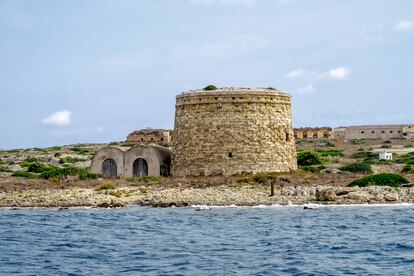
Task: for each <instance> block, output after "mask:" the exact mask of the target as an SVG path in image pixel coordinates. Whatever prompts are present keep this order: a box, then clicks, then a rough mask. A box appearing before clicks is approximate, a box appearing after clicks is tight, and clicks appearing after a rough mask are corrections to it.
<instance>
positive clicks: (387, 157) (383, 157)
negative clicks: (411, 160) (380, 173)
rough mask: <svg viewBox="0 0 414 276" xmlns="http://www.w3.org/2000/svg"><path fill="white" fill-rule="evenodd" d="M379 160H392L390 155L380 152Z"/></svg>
mask: <svg viewBox="0 0 414 276" xmlns="http://www.w3.org/2000/svg"><path fill="white" fill-rule="evenodd" d="M379 159H380V160H392V153H389V152H387V151H384V152H380V154H379Z"/></svg>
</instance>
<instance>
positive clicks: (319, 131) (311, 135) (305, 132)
mask: <svg viewBox="0 0 414 276" xmlns="http://www.w3.org/2000/svg"><path fill="white" fill-rule="evenodd" d="M293 131H294V134H295V138H296V139H322V138H325V139H332V138H333V136H332V128H330V127H301V128H295V129H294V130H293Z"/></svg>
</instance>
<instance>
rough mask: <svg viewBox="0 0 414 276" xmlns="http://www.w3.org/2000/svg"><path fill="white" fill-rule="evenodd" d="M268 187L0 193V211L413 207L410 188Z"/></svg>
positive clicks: (234, 186) (45, 190) (413, 196)
mask: <svg viewBox="0 0 414 276" xmlns="http://www.w3.org/2000/svg"><path fill="white" fill-rule="evenodd" d="M269 193H270V189H269V186H268V185H251V184H245V185H239V184H237V185H219V186H212V187H203V188H188V187H186V188H180V187H174V188H165V189H157V190H154V191H149V190H148V189H147V188H143V187H134V186H131V187H122V188H119V189H114V190H105V191H96V190H94V189H92V188H65V189H27V190H14V191H2V192H0V207H75V206H88V207H105V208H106V207H122V206H126V205H129V204H138V205H144V206H153V207H171V206H176V207H182V206H193V205H208V206H228V205H236V206H257V205H276V204H280V205H288V204H294V205H303V204H309V203H316V204H327V205H329V204H335V205H337V204H390V203H393V204H395V203H414V188H390V187H378V186H370V187H364V188H360V187H338V186H331V185H323V186H321V185H318V186H312V185H309V186H286V187H276V188H275V193H274V196H272V197H270V196H269Z"/></svg>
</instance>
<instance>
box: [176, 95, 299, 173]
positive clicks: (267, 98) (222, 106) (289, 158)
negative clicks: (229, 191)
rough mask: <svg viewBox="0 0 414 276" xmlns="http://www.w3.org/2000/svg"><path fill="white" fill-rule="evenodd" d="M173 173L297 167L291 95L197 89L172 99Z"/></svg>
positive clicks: (281, 170)
mask: <svg viewBox="0 0 414 276" xmlns="http://www.w3.org/2000/svg"><path fill="white" fill-rule="evenodd" d="M174 133H175V146H174V148H173V163H172V173H173V175H177V176H186V175H192V176H203V175H232V174H237V173H243V172H252V173H256V172H286V171H292V170H296V169H297V165H296V151H295V143H294V135H293V129H292V115H291V103H290V96H289V95H288V94H286V93H282V92H280V91H277V90H273V89H236V88H226V89H218V90H214V91H203V90H196V91H190V92H187V93H183V94H180V95H178V96H177V98H176V114H175V130H174Z"/></svg>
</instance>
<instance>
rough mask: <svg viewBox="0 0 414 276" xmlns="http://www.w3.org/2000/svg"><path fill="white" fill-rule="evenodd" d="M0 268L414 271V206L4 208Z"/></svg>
mask: <svg viewBox="0 0 414 276" xmlns="http://www.w3.org/2000/svg"><path fill="white" fill-rule="evenodd" d="M304 207H305V208H304ZM0 274H1V275H9V274H10V275H19V274H22V275H414V206H413V205H393V206H387V205H385V206H330V207H322V206H317V205H308V206H272V207H264V206H258V207H228V208H211V207H206V206H194V207H188V208H166V209H159V208H148V207H138V206H135V207H133V206H132V207H127V208H119V209H91V208H69V209H60V210H59V209H41V208H30V209H17V210H16V209H7V208H3V209H0Z"/></svg>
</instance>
